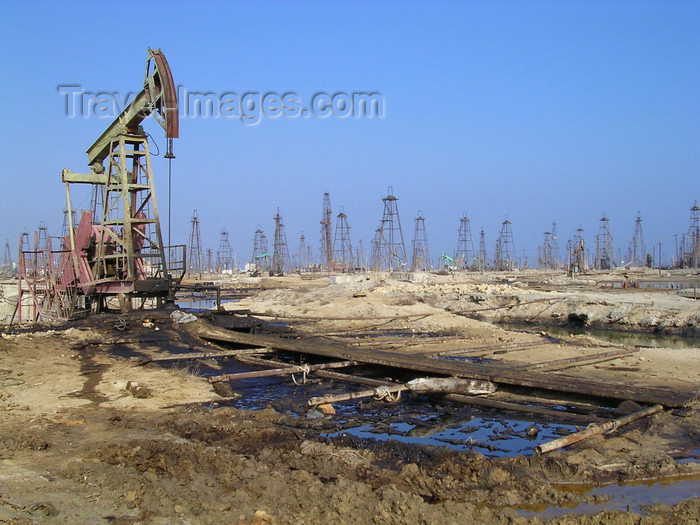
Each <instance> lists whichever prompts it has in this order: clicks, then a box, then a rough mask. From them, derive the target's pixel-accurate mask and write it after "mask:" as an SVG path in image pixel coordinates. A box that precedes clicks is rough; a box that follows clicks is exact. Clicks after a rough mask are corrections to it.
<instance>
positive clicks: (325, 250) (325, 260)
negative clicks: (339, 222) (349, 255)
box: [321, 192, 333, 271]
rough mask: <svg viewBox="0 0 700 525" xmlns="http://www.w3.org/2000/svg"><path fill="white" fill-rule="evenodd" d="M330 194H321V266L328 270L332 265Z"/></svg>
mask: <svg viewBox="0 0 700 525" xmlns="http://www.w3.org/2000/svg"><path fill="white" fill-rule="evenodd" d="M331 222H332V212H331V196H330V195H329V194H328V192H326V193H324V194H323V212H322V214H321V267H322V268H323V269H324V270H326V271H330V270H331V269H332V266H333V262H332V261H333V239H332V237H331Z"/></svg>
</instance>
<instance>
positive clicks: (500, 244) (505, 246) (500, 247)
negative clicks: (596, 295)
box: [494, 216, 518, 271]
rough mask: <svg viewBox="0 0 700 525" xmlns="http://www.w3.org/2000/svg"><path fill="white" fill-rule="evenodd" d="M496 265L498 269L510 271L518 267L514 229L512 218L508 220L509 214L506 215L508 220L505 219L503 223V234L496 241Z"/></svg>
mask: <svg viewBox="0 0 700 525" xmlns="http://www.w3.org/2000/svg"><path fill="white" fill-rule="evenodd" d="M494 265H495V267H496V268H495V269H496V271H509V270H514V269H516V268H517V267H518V258H517V255H516V253H515V240H514V239H513V229H512V226H511V222H510V220H508V216H506V220H504V221H503V224H502V225H501V234H500V235H499V237H498V240H497V241H496V256H495V260H494Z"/></svg>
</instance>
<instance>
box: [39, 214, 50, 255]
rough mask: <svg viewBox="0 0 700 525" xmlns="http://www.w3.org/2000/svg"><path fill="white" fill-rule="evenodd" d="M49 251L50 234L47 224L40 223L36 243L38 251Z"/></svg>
mask: <svg viewBox="0 0 700 525" xmlns="http://www.w3.org/2000/svg"><path fill="white" fill-rule="evenodd" d="M48 249H49V234H48V228H47V227H46V223H45V222H44V221H41V222H40V223H39V229H38V236H37V241H36V251H39V252H43V251H46V250H48Z"/></svg>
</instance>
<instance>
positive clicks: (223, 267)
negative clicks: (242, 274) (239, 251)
mask: <svg viewBox="0 0 700 525" xmlns="http://www.w3.org/2000/svg"><path fill="white" fill-rule="evenodd" d="M232 266H233V252H232V250H231V245H230V244H229V242H228V231H226V228H223V229H222V230H221V239H220V240H219V249H218V250H217V251H216V271H217V272H218V273H220V272H228V271H231V269H232Z"/></svg>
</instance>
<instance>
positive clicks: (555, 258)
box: [550, 222, 561, 269]
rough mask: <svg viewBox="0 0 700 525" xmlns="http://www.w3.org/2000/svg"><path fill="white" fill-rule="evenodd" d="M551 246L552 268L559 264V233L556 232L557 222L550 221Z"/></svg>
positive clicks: (557, 266)
mask: <svg viewBox="0 0 700 525" xmlns="http://www.w3.org/2000/svg"><path fill="white" fill-rule="evenodd" d="M550 246H551V248H552V268H554V269H557V268H559V266H560V262H561V260H560V258H559V234H558V233H557V223H556V222H553V223H552V237H551V244H550Z"/></svg>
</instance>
